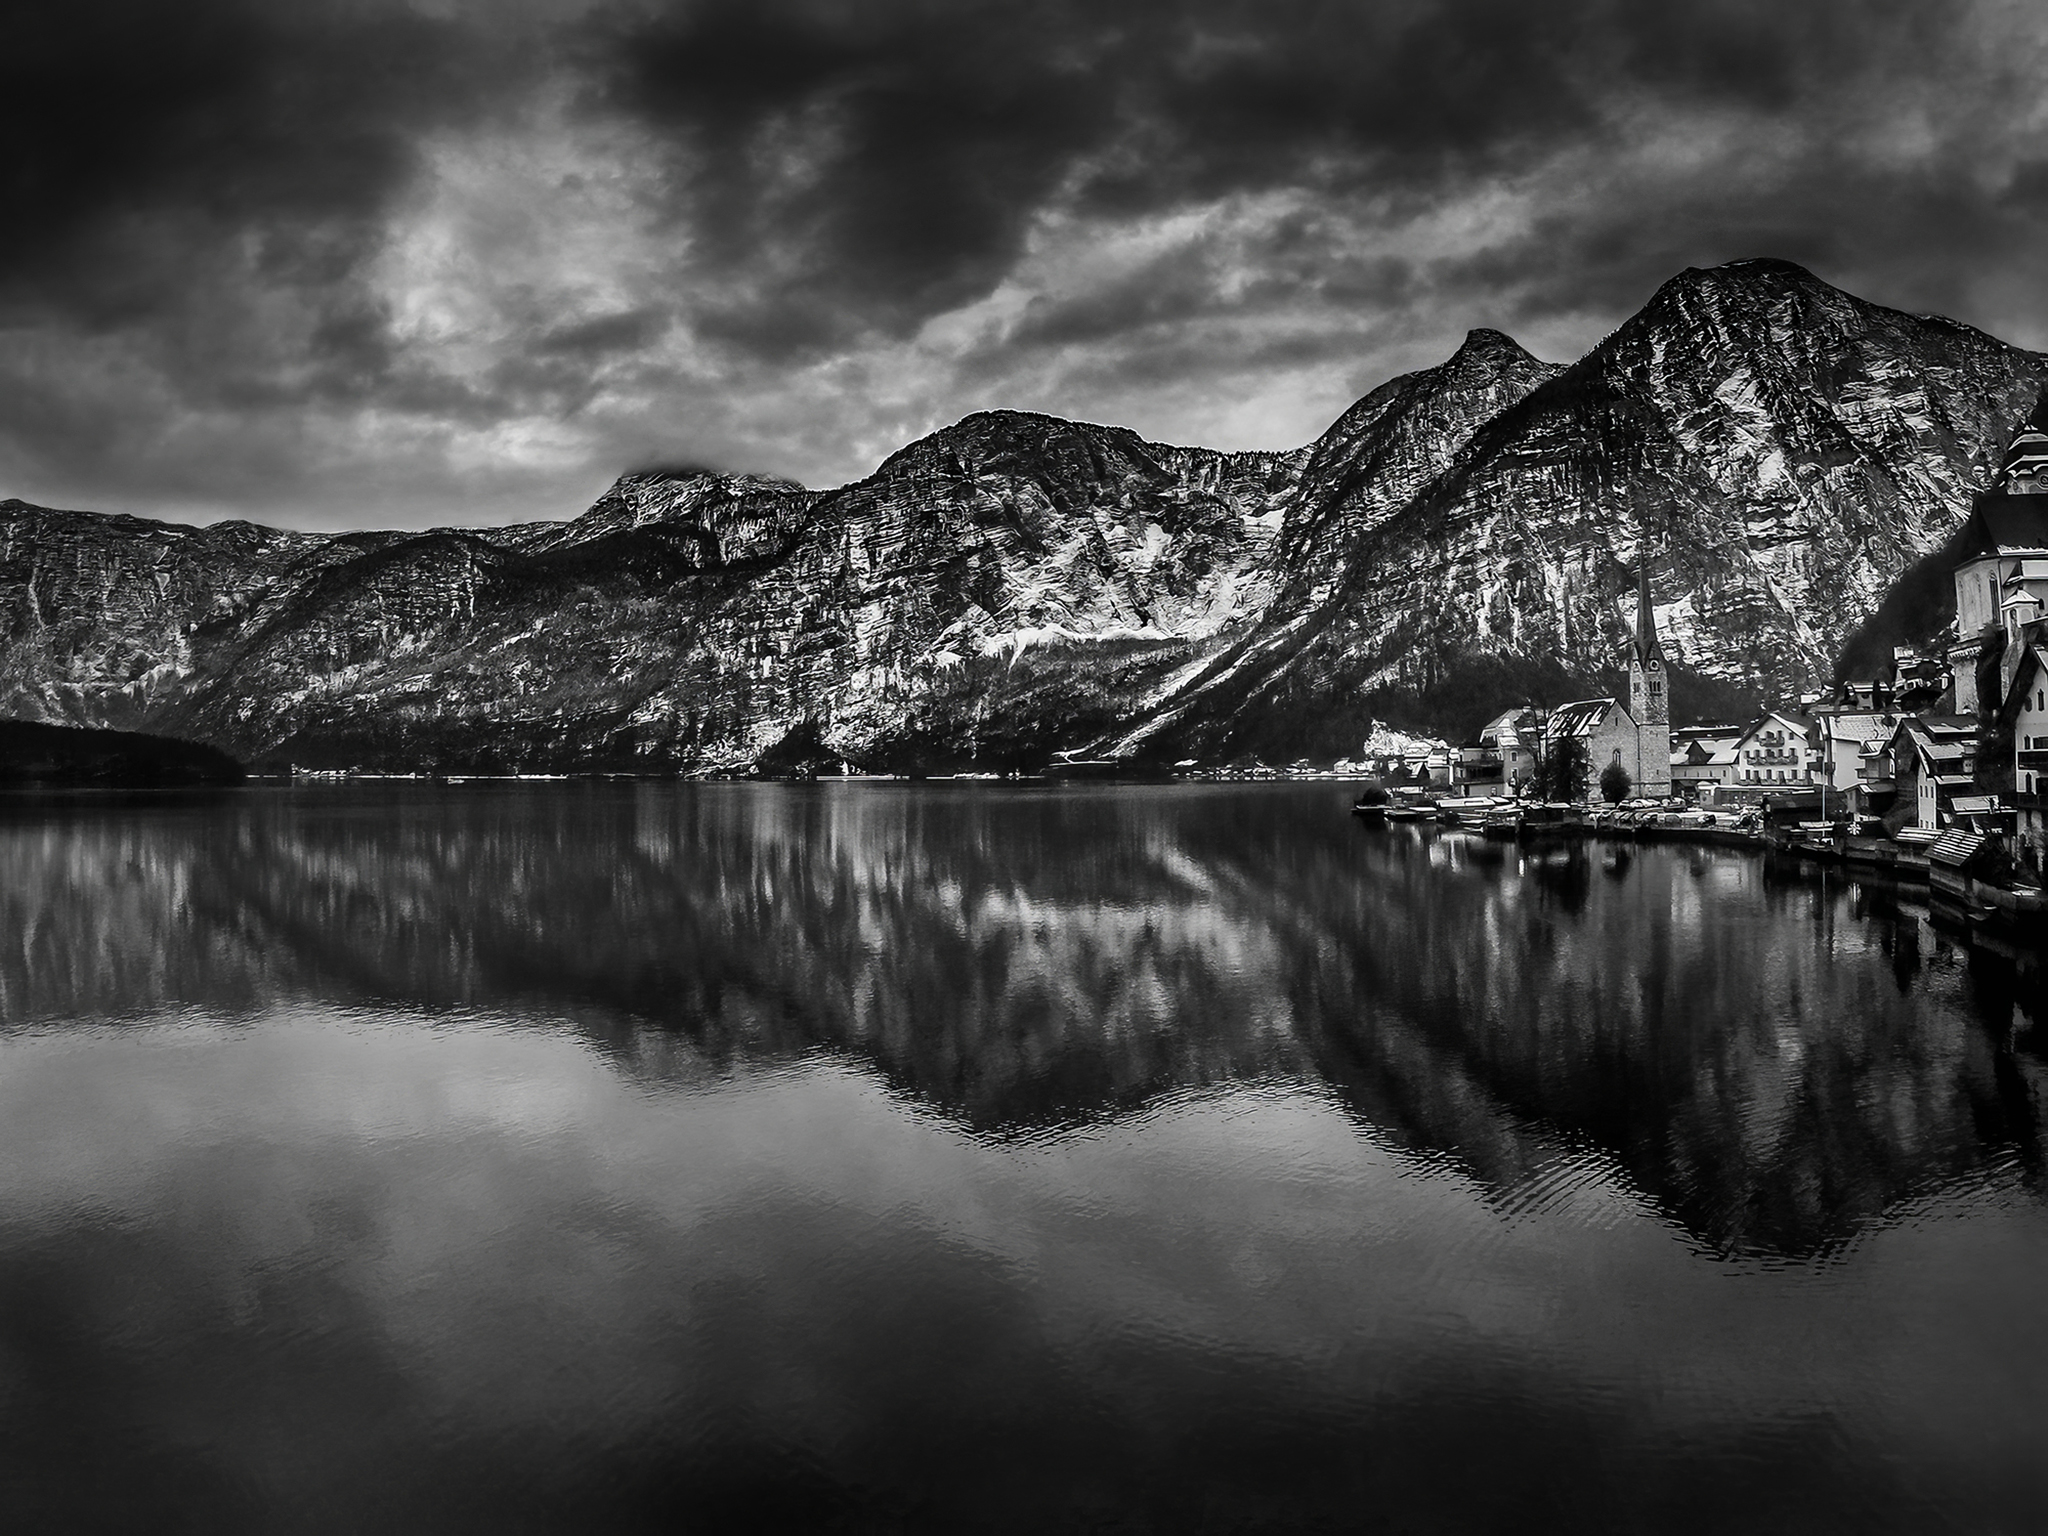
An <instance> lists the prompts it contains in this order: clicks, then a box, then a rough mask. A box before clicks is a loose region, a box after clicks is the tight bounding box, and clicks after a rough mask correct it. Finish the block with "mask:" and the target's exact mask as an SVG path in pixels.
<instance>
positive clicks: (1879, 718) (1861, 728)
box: [1820, 715, 1898, 741]
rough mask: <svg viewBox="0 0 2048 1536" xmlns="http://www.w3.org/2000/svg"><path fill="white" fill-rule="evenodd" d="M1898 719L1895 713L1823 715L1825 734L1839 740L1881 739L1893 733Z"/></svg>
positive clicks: (1822, 721) (1822, 723) (1822, 726)
mask: <svg viewBox="0 0 2048 1536" xmlns="http://www.w3.org/2000/svg"><path fill="white" fill-rule="evenodd" d="M1897 723H1898V720H1897V717H1896V716H1894V715H1822V716H1821V717H1820V728H1821V732H1822V734H1823V735H1827V736H1832V737H1834V738H1835V739H1836V740H1837V741H1881V740H1883V739H1884V738H1885V737H1887V736H1889V735H1891V733H1892V731H1893V729H1894V727H1895V726H1896V725H1897Z"/></svg>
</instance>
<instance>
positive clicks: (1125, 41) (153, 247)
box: [0, 0, 2048, 518]
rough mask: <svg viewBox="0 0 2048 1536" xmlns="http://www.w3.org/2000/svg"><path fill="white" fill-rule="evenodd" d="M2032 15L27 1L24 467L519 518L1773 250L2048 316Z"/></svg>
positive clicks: (1451, 3)
mask: <svg viewBox="0 0 2048 1536" xmlns="http://www.w3.org/2000/svg"><path fill="white" fill-rule="evenodd" d="M2044 39H2048V21H2043V20H2041V19H2040V18H2038V17H2034V16H2032V15H2031V14H2030V12H2029V11H2028V10H2027V9H2026V8H2024V7H2023V6H2018V5H2010V4H1999V3H1997V0H1951V3H1926V0H1911V3H1908V0H1797V3H1787V0H1770V3H1759V0H1698V3H1692V4H1679V5H1674V4H1669V3H1663V0H1648V3H1630V0H1546V3H1540V4H1539V3H1532V0H1385V3H1376V4H1366V3H1354V4H1337V3H1331V0H1178V3H1167V0H1125V3H1110V0H1031V3H1026V0H861V3H857V4H856V3H851V0H847V3H838V0H293V3H284V0H190V3H186V4H180V5H175V6H174V5H168V4H164V3H162V0H65V3H59V0H30V4H29V5H28V7H27V8H26V9H24V8H23V7H19V6H17V7H16V8H15V11H14V12H13V13H11V14H10V18H9V23H8V28H7V31H6V33H5V35H4V37H0V103H4V106H0V110H4V112H5V113H6V114H7V117H6V122H7V127H8V132H7V137H6V139H5V141H4V149H0V197H4V199H5V202H4V204H0V206H4V207H5V208H6V211H7V229H8V238H7V239H5V240H4V241H0V472H4V473H5V474H7V475H9V476H22V477H25V478H24V479H22V480H21V483H19V484H16V483H12V482H10V483H9V484H4V485H0V495H5V494H8V493H10V491H20V490H23V489H24V488H28V489H33V488H36V487H53V488H54V489H53V490H52V491H50V494H63V495H66V496H68V497H70V498H71V499H73V500H74V501H81V502H85V503H87V504H90V503H91V502H92V500H93V498H94V497H95V496H97V495H101V494H105V493H109V492H112V493H116V494H117V495H118V496H119V497H120V498H124V500H123V501H122V504H123V505H126V506H131V507H137V509H146V507H144V506H138V501H139V500H140V499H141V498H144V497H145V496H146V493H148V492H149V491H150V490H151V489H152V488H157V489H161V488H164V487H175V488H178V489H179V490H180V492H181V493H184V492H188V491H189V493H190V494H191V496H192V497H193V498H195V499H196V500H198V501H201V502H203V501H204V500H205V498H206V496H207V494H208V487H212V493H213V494H214V495H215V496H216V498H217V500H218V501H219V502H220V503H221V504H222V505H224V506H225V505H226V504H227V503H233V505H234V506H236V507H238V508H243V509H246V510H250V511H253V512H257V513H259V514H265V515H277V514H276V511H275V509H274V508H272V507H267V506H265V505H262V503H263V502H264V500H265V498H266V496H268V497H269V499H270V500H271V501H273V502H275V503H277V504H278V505H281V506H283V507H285V508H287V509H289V508H292V507H299V508H308V507H312V508H314V510H313V511H309V512H306V513H305V516H307V517H309V518H324V517H328V516H330V515H340V516H346V517H349V518H355V517H358V516H362V517H369V516H371V515H373V514H372V513H370V512H358V511H357V510H356V509H357V507H358V504H359V501H360V497H359V495H358V489H357V488H359V487H363V486H367V487H370V488H372V491H373V493H374V496H373V499H374V498H377V497H387V496H391V497H397V498H399V499H400V500H405V501H406V503H407V505H408V506H416V507H419V508H422V509H428V508H431V506H432V505H433V504H434V503H435V502H436V499H437V498H441V497H444V496H449V495H460V496H469V495H472V494H474V487H475V486H476V485H478V484H480V483H483V482H485V481H490V482H491V483H492V484H495V485H501V486H508V487H515V489H514V490H510V491H506V492H505V494H506V495H509V496H512V497H514V499H515V500H516V499H517V498H518V497H519V496H521V495H524V496H525V497H526V498H527V499H526V500H524V501H522V502H520V503H519V505H517V506H516V507H513V506H510V505H509V504H508V507H507V511H508V513H509V512H512V511H516V512H518V513H521V514H524V515H531V514H534V513H540V512H546V511H561V510H566V508H564V507H561V506H556V505H550V504H546V503H545V502H544V500H543V498H544V497H551V496H559V495H566V494H569V493H568V492H567V491H565V490H564V489H563V487H565V486H571V485H573V486H577V487H581V486H584V485H588V484H592V483H595V484H601V483H602V481H603V479H604V478H605V476H607V475H608V474H609V473H610V472H612V471H613V470H615V469H616V468H618V467H619V465H620V464H621V463H623V462H626V461H628V460H631V459H637V458H645V457H648V456H650V455H652V456H660V457H669V456H675V455H683V456H690V457H695V456H706V455H708V456H712V457H716V458H717V459H719V460H720V461H721V462H726V463H730V464H733V465H734V466H735V467H759V468H765V469H771V470H777V471H780V472H785V473H792V474H795V475H798V476H800V477H803V478H806V479H809V480H812V481H814V482H821V481H827V480H833V479H839V478H846V477H849V476H850V475H851V474H854V473H859V472H862V471H864V470H865V469H866V468H868V467H871V466H872V464H873V463H874V462H875V461H876V460H878V459H879V458H880V457H881V455H882V454H884V453H886V452H887V451H888V450H889V449H891V448H893V447H895V446H897V444H898V442H900V440H901V439H900V434H903V433H907V432H910V431H914V430H921V429H922V428H923V427H925V426H929V425H934V424H936V423H938V422H940V421H943V420H946V419H949V418H951V417H954V416H957V415H959V414H962V413H963V412H964V411H966V410H969V409H974V408H977V407H980V406H985V405H1003V404H1014V405H1020V406H1026V407H1029V408H1036V409H1046V410H1052V411H1058V412H1062V413H1070V414H1090V415H1094V416H1096V417H1098V418H1108V419H1123V420H1128V421H1130V422H1131V423H1132V424H1133V425H1137V426H1140V427H1141V428H1142V429H1143V430H1146V431H1147V432H1149V433H1151V434H1153V435H1157V436H1166V437H1177V438H1181V439H1187V438H1190V437H1195V436H1199V435H1200V434H1202V433H1205V432H1216V433H1218V434H1220V435H1221V437H1222V438H1223V439H1224V440H1225V445H1227V446H1247V445H1250V444H1251V443H1253V442H1258V443H1263V444H1265V445H1268V446H1278V445H1280V444H1281V443H1282V442H1286V441H1300V440H1303V439H1304V438H1305V437H1307V436H1309V435H1311V434H1312V433H1313V432H1314V431H1315V430H1317V429H1318V428H1319V427H1320V426H1321V425H1323V424H1324V423H1325V422H1326V421H1327V420H1328V419H1329V418H1330V417H1331V416H1334V415H1335V414H1336V412H1337V411H1338V410H1340V409H1341V408H1342V407H1343V405H1344V404H1346V403H1348V399H1347V396H1346V392H1347V391H1350V392H1354V393H1355V392H1362V390H1363V389H1365V388H1369V387H1371V386H1372V385H1373V384H1376V383H1377V382H1379V381H1380V380H1381V379H1383V378H1384V377H1385V376H1386V375H1387V374H1388V373H1390V372H1392V371H1395V370H1396V369H1397V368H1402V367H1411V366H1417V365H1419V364H1423V363H1427V362H1431V361H1435V360H1437V359H1438V358H1439V357H1440V356H1441V355H1442V354H1443V353H1444V352H1445V351H1447V350H1448V349H1449V347H1451V346H1454V345H1455V344H1456V339H1457V337H1459V336H1461V335H1462V334H1463V333H1464V331H1465V330H1467V329H1468V328H1470V327H1471V326H1473V325H1481V324H1485V325H1495V326H1499V327H1501V328H1502V329H1505V330H1508V331H1509V332H1510V333H1514V334H1518V335H1520V336H1521V337H1522V338H1523V339H1524V340H1527V341H1530V342H1531V343H1532V344H1534V345H1536V346H1537V348H1538V350H1539V351H1542V350H1544V349H1545V346H1546V343H1547V345H1548V348H1549V355H1552V356H1560V357H1561V356H1568V355H1571V354H1572V353H1573V352H1575V351H1576V350H1577V349H1579V348H1581V347H1583V346H1584V345H1585V344H1587V343H1588V342H1589V341H1591V340H1592V339H1594V338H1595V337H1597V336H1598V335H1599V334H1600V333H1601V332H1602V331H1604V330H1606V329H1608V328H1610V327H1611V326H1612V325H1613V324H1615V323H1617V322H1619V321H1620V320H1621V319H1623V318H1624V317H1625V316H1626V315H1627V314H1628V313H1629V312H1630V311H1631V310H1633V309H1634V308H1636V307H1637V306H1639V305H1640V304H1641V303H1642V302H1643V301H1644V300H1645V299H1646V298H1647V297H1648V296H1649V294H1650V293H1651V292H1652V291H1653V290H1654V289H1655V287H1656V286H1657V285H1658V284H1659V283H1660V282H1662V281H1663V280H1664V279H1666V278H1668V277H1670V276H1671V275H1672V274H1673V273H1675V272H1676V271H1678V270H1679V269H1680V268H1682V267H1685V266H1688V265H1702V264H1707V263H1712V262H1718V261H1723V260H1728V259H1732V258H1735V257H1742V256H1752V255H1777V256H1784V257H1788V258H1790V259H1793V260H1797V261H1801V262H1803V263H1805V264H1807V265H1809V266H1812V267H1814V268H1815V269H1816V270H1817V271H1819V272H1820V273H1821V275H1822V276H1824V277H1826V278H1828V279H1830V280H1832V281H1835V282H1838V283H1840V284H1842V285H1843V286H1845V287H1848V288H1850V289H1851V290H1852V291H1856V292H1860V293H1863V294H1865V295H1866V296H1868V297H1871V298H1875V299H1879V300H1881V301H1884V302H1888V303H1894V304H1900V305H1902V306H1904V307H1909V308H1918V309H1936V310H1944V311H1948V312H1952V313H1956V314H1958V315H1959V317H1960V318H1963V319H1966V320H1969V321H1972V322H1974V323H1977V324H1981V325H1985V326H1987V327H1988V328H1990V329H1992V330H1993V331H1995V332H1999V333H2001V334H2007V335H2010V336H2013V338H2014V339H2019V340H2023V341H2031V342H2034V343H2035V344H2039V343H2041V342H2044V341H2048V299H2043V298H2042V297H2041V295H2042V294H2044V293H2048V255H2044V254H2043V253H2044V252H2048V241H2044V240H2043V238H2042V237H2043V234H2044V223H2048V156H2044V155H2043V154H2042V153H2041V152H2040V151H2039V150H2038V148H2036V147H2034V141H2035V140H2036V139H2038V137H2039V135H2040V132H2041V129H2042V125H2043V121H2044V113H2043V111H2042V102H2043V94H2042V93H2043V85H2042V82H2043V80H2044V79H2048V53H2044V50H2043V47H2042V44H2043V42H2044ZM1262 399H1264V400H1270V401H1272V402H1273V403H1272V404H1270V405H1260V404H1259V403H1258V402H1259V401H1260V400H1262ZM493 477H495V479H494V478H493ZM529 482H530V483H531V485H533V486H534V487H536V489H533V490H531V491H529V492H520V491H518V490H517V489H516V487H517V486H520V485H523V484H527V483H529ZM491 494H494V495H495V494H497V492H492V493H491ZM577 494H581V492H580V491H579V492H578V493H577ZM312 498H317V499H318V501H317V506H316V504H315V500H314V499H312ZM337 506H339V507H343V508H346V509H347V510H346V511H345V512H343V513H331V512H330V511H329V510H322V509H331V508H333V507H337ZM408 515H411V514H410V513H408ZM418 515H419V516H421V517H428V516H432V515H435V514H434V513H432V512H431V511H430V510H421V511H420V512H419V513H418ZM447 515H451V516H452V515H453V513H452V512H451V513H449V514H447Z"/></svg>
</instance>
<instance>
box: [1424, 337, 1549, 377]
mask: <svg viewBox="0 0 2048 1536" xmlns="http://www.w3.org/2000/svg"><path fill="white" fill-rule="evenodd" d="M1531 364H1535V365H1536V366H1538V367H1541V366H1542V364H1540V363H1537V361H1536V357H1535V355H1534V354H1533V353H1531V352H1530V351H1529V349H1528V348H1526V347H1524V346H1523V345H1522V344H1521V343H1520V342H1519V341H1516V340H1515V338H1514V337H1512V336H1510V335H1508V334H1507V333H1506V332H1505V331H1496V330H1495V329H1493V327H1491V326H1486V325H1482V326H1479V327H1476V328H1475V329H1473V330H1470V331H1467V332H1466V333H1465V339H1464V340H1463V341H1462V342H1460V343H1459V344H1458V350H1457V351H1455V352H1453V353H1452V354H1451V356H1450V358H1449V360H1448V361H1447V362H1445V363H1444V364H1443V366H1444V367H1446V368H1450V369H1472V368H1485V369H1490V370H1492V371H1493V372H1496V373H1499V372H1505V371H1507V370H1509V369H1513V368H1525V367H1528V366H1529V365H1531Z"/></svg>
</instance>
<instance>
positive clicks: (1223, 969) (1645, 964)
mask: <svg viewBox="0 0 2048 1536" xmlns="http://www.w3.org/2000/svg"><path fill="white" fill-rule="evenodd" d="M1348 799H1349V791H1348V790H1347V789H1346V788H1345V787H1344V786H1341V785H1328V784H1325V785H1307V786H1299V785H1297V786H1287V785H1275V786H1255V787H1245V788H1234V787H1224V786H1202V787H1185V788H1171V789H1164V788H1145V789H1137V788H1089V789H1063V790H1047V789H1002V788H996V787H981V786H958V787H953V786H944V785H933V786H894V785H868V786H821V787H775V786H743V785H730V786H726V785H701V786H688V785H685V786H676V785H666V784H664V785H648V784H641V785H633V784H601V783H592V784H555V785H543V786H519V787H515V786H493V785H466V786H455V787H449V788H442V789H430V788H427V787H425V786H391V787H377V786H355V787H350V788H333V789H314V790H293V791H284V790H262V789H257V790H252V791H249V792H247V793H245V794H242V795H239V796H237V797H235V798H231V799H226V800H222V801H219V802H215V803H212V804H208V805H191V806H180V807H173V808H168V809H166V808H157V809H148V808H142V809H100V810H93V811H56V812H37V811H32V810H27V809H23V808H21V807H18V806H17V807H15V808H12V809H8V810H4V811H0V1026H4V1028H0V1510H4V1511H5V1523H6V1525H7V1526H8V1528H9V1529H14V1530H22V1531H30V1530H35V1531H42V1530H53V1531H54V1530H91V1529H107V1530H154V1531H163V1530H181V1529H183V1530H191V1531H204V1532H208V1533H219V1532H232V1531H312V1532H327V1531H334V1532H342V1531H378V1532H384V1531H393V1532H414V1531H420V1532H440V1531H478V1532H485V1531H488V1532H504V1531H526V1530H537V1531H557V1530H560V1531H567V1530H577V1531H583V1530H589V1531H630V1530H642V1529H645V1530H672V1529H692V1530H722V1529H741V1528H744V1529H748V1530H767V1529H773V1528H778V1527H805V1526H808V1527H811V1528H821V1529H853V1530H870V1529H874V1530H894V1529H915V1530H940V1531H952V1530H979V1529H995V1530H1025V1531H1055V1530H1060V1531H1063V1530H1070V1529H1107V1530H1125V1529H1128V1530H1148V1529H1164V1530H1173V1531H1199V1530H1236V1529H1266V1528H1272V1529H1317V1528H1324V1527H1327V1528H1331V1529H1343V1530H1358V1529H1383V1530H1388V1531H1401V1532H1410V1531H1414V1532H1458V1531H1546V1530H1552V1529H1570V1530H1575V1531H1609V1530H1613V1531H1649V1532H1666V1531H1743V1532H1760V1531H1786V1532H1810V1531H1844V1532H1850V1531H1854V1532H1870V1531H1901V1532H1907V1531H1910V1532H1923V1531H1932V1530H1944V1529H1953V1530H1957V1531H1963V1532H2021V1531H2040V1530H2043V1529H2048V1306H2044V1304H2043V1301H2044V1293H2048V1205H2044V1196H2043V1164H2042V1134H2043V1128H2044V1118H2048V1109H2044V1101H2043V1094H2044V1079H2048V1072H2044V1055H2043V1052H2042V1049H2041V1047H2040V1045H2039V1044H2038V1041H2039V1039H2040V1037H2041V1035H2042V1034H2043V1033H2048V1031H2044V1028H2043V1023H2042V1020H2041V1018H2040V1012H2041V1008H2042V1002H2043V995H2044V994H2043V989H2042V986H2041V984H2040V977H2039V974H2038V972H2036V971H2034V970H2032V969H2031V968H2024V967H2022V966H2021V965H2020V964H2019V963H2018V962H2016V961H2015V960H2013V959H2012V958H2010V957H2007V958H2001V957H1999V956H1998V955H1996V954H1992V953H1988V952H1985V951H1982V950H1972V949H1970V948H1969V947H1967V946H1966V945H1957V944H1952V943H1951V942H1950V941H1949V940H1948V939H1947V938H1946V937H1945V936H1944V934H1943V932H1942V931H1941V930H1939V929H1937V928H1936V927H1934V926H1933V925H1932V924H1931V923H1930V922H1929V921H1928V919H1927V915H1926V913H1925V911H1924V910H1922V909H1919V908H1916V907H1915V906H1914V905H1913V904H1912V902H1911V900H1910V898H1902V897H1900V896H1898V895H1897V894H1895V893H1890V892H1887V891H1886V890H1884V889H1881V888H1878V887H1874V886H1873V887H1866V886H1862V885H1858V884H1855V883H1852V882H1848V881H1844V880H1840V879H1837V880H1835V881H1833V882H1832V883H1822V882H1820V881H1819V880H1818V879H1817V878H1793V877H1790V876H1789V875H1786V874H1784V873H1782V872H1774V871H1773V870H1772V869H1771V868H1769V867H1767V866H1766V865H1765V863H1764V862H1763V861H1762V860H1760V859H1758V858H1756V857H1754V856H1750V855H1744V854H1739V853H1732V852H1725V853H1724V852H1719V851H1707V850H1695V849H1670V848H1643V849H1638V850H1629V849H1625V848H1621V847H1617V846H1611V845H1604V844H1595V845H1581V846H1579V847H1577V848H1576V849H1572V850H1568V851H1567V850H1560V851H1558V852H1557V853H1555V854H1554V855H1551V856H1547V857H1542V858H1535V857H1529V856H1525V855H1522V854H1518V853H1516V852H1515V851H1513V850H1506V851H1503V850H1502V849H1501V848H1500V847H1498V846H1497V845H1488V844H1484V843H1481V842H1479V841H1477V840H1476V839H1472V838H1470V837H1467V836H1465V835H1462V834H1456V833H1437V832H1435V831H1433V830H1427V831H1425V830H1420V829H1409V828H1386V829H1380V830H1377V831H1373V830H1367V829H1364V828H1361V827H1358V826H1356V825H1354V824H1353V823H1352V821H1351V819H1350V818H1349V817H1348V816H1347V815H1346V813H1345V808H1346V805H1347V803H1348Z"/></svg>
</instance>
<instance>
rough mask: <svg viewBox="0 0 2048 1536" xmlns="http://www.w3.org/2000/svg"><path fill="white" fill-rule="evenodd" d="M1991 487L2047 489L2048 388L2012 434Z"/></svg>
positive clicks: (2023, 491)
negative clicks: (2001, 464)
mask: <svg viewBox="0 0 2048 1536" xmlns="http://www.w3.org/2000/svg"><path fill="white" fill-rule="evenodd" d="M1991 487H1992V489H1993V490H1994V491H2004V492H2005V493H2006V494H2007V495H2012V494H2015V493H2018V494H2026V493H2028V492H2032V493H2034V494H2036V495H2038V494H2040V493H2041V492H2042V491H2043V490H2048V389H2044V390H2042V391H2041V393H2040V395H2039V396H2038V397H2037V398H2036V399H2035V401H2034V409H2033V412H2032V414H2030V415H2029V416H2028V417H2027V420H2026V423H2025V425H2023V426H2022V427H2021V428H2020V429H2019V431H2017V432H2015V433H2014V434H2013V439H2012V442H2011V443H2010V444H2009V445H2008V446H2007V448H2006V450H2005V463H2004V465H2003V466H2002V467H2001V468H2000V469H1999V471H1998V478H1997V479H1996V480H1994V481H1992V482H1991Z"/></svg>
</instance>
